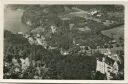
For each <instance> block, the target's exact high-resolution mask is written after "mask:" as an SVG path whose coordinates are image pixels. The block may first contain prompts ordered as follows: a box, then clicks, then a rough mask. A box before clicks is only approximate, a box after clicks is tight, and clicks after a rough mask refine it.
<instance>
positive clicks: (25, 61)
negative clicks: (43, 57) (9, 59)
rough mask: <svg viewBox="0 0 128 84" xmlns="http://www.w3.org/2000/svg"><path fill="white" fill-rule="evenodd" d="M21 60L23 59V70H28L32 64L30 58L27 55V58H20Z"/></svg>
mask: <svg viewBox="0 0 128 84" xmlns="http://www.w3.org/2000/svg"><path fill="white" fill-rule="evenodd" d="M20 60H21V65H22V70H26V69H27V68H28V67H29V66H30V61H29V58H28V57H26V58H25V59H23V58H20Z"/></svg>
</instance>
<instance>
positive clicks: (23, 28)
mask: <svg viewBox="0 0 128 84" xmlns="http://www.w3.org/2000/svg"><path fill="white" fill-rule="evenodd" d="M22 15H23V10H12V9H10V8H6V10H5V14H4V29H6V30H9V31H11V32H13V33H17V32H24V33H25V32H27V31H28V30H29V29H30V28H29V27H28V26H27V25H25V24H23V23H22V21H21V17H22Z"/></svg>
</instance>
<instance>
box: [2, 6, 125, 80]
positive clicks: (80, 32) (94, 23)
mask: <svg viewBox="0 0 128 84" xmlns="http://www.w3.org/2000/svg"><path fill="white" fill-rule="evenodd" d="M66 9H68V8H66ZM72 9H73V10H75V11H76V10H77V11H78V12H71V13H68V14H65V15H63V16H61V15H60V16H58V17H59V18H60V19H61V20H60V21H62V25H61V26H57V25H58V24H57V25H56V24H50V23H49V25H50V26H48V28H45V27H44V24H43V23H41V22H42V21H41V20H40V21H39V22H40V24H41V25H38V26H36V28H33V29H32V30H31V31H30V32H29V33H23V32H17V33H15V35H20V36H21V37H23V38H24V39H26V40H27V41H28V43H29V46H30V45H32V46H33V45H34V46H40V47H39V48H35V47H30V48H28V49H31V48H33V50H28V51H27V50H26V51H25V50H20V47H17V48H15V49H12V48H11V47H10V48H9V49H7V52H10V53H11V52H13V54H15V53H18V54H15V56H12V55H13V54H9V53H6V54H5V60H6V61H5V62H4V68H5V70H4V78H8V79H10V78H13V77H14V79H15V78H21V79H23V78H25V76H26V75H27V76H26V77H27V78H30V79H50V78H52V77H50V76H49V71H50V70H52V68H49V66H48V65H47V64H46V61H44V60H45V58H42V57H41V56H46V57H47V55H48V54H47V53H48V52H50V53H51V52H53V53H54V54H53V55H54V56H55V55H60V56H62V57H68V56H69V57H70V55H71V56H73V55H74V56H77V55H78V56H84V57H92V58H96V59H95V62H96V64H95V65H94V67H95V69H93V70H92V68H91V69H90V72H91V79H92V80H97V79H98V80H99V79H102V80H103V79H104V80H105V79H107V80H111V79H116V80H118V79H123V75H124V71H123V70H124V67H123V62H124V59H123V57H124V53H123V52H124V44H123V41H124V39H123V38H121V37H118V38H117V39H115V38H113V34H112V37H111V38H110V37H107V36H105V35H103V34H102V33H101V31H103V30H107V29H111V27H115V26H117V25H119V24H121V25H122V23H121V22H123V19H121V20H120V18H121V17H123V14H122V13H118V12H116V13H115V12H110V13H107V14H106V16H105V13H103V12H101V11H100V10H98V9H93V10H90V11H83V10H82V9H79V8H77V7H72ZM119 15H120V17H119V18H118V19H117V18H112V20H111V18H110V17H114V16H117V17H118V16H119ZM107 16H109V18H108V17H107ZM102 17H104V18H102ZM25 21H26V22H25V24H26V25H28V26H30V27H32V26H33V23H32V22H31V20H30V19H28V20H26V19H25ZM45 21H46V22H47V23H48V21H49V19H46V20H45ZM65 22H66V27H63V24H64V23H65ZM44 23H45V22H44ZM34 25H35V24H34ZM61 28H63V29H61ZM67 32H68V33H67ZM42 33H43V34H42ZM44 33H46V34H45V35H44ZM61 33H62V34H64V35H65V36H64V35H62V34H61ZM67 34H69V35H70V36H71V37H70V36H69V37H68V36H67ZM57 35H58V37H56V38H55V39H53V36H57ZM58 38H59V40H60V39H61V38H66V39H61V40H63V41H64V42H65V43H61V42H62V41H60V44H59V41H58ZM67 38H69V39H67ZM48 39H53V41H55V42H54V43H52V40H48ZM66 40H69V41H68V42H67V41H66ZM70 40H71V41H70ZM50 42H51V44H50ZM66 42H67V43H66ZM68 43H69V44H68ZM23 46H28V45H23ZM29 46H28V47H29ZM23 49H24V48H23ZM16 50H17V51H16ZM36 50H39V51H38V52H37V51H36ZM45 51H47V53H45ZM55 51H57V54H55ZM41 52H43V53H41ZM27 53H29V54H27ZM31 53H34V56H35V58H36V57H39V58H37V60H36V59H35V58H34V57H32V56H33V55H32V54H31ZM35 53H37V55H36V54H35ZM40 53H41V54H40ZM58 53H59V54H58ZM6 55H7V56H6ZM9 55H11V56H10V58H7V57H9ZM7 59H8V60H7ZM34 59H35V60H34ZM49 60H50V61H52V59H49ZM7 61H10V62H7ZM69 63H70V62H69ZM53 64H54V63H53ZM10 66H12V67H10ZM87 66H88V65H87ZM90 67H91V66H90ZM92 67H93V66H92ZM94 67H93V68H94ZM8 69H10V70H8ZM11 69H12V70H11ZM9 71H10V72H9ZM51 73H52V72H50V74H51ZM12 74H13V75H15V76H12ZM61 75H63V73H61V74H59V75H57V77H55V78H57V79H61ZM28 76H29V77H28ZM100 76H101V78H100ZM102 76H103V77H102ZM67 77H68V76H67ZM98 77H99V78H98Z"/></svg>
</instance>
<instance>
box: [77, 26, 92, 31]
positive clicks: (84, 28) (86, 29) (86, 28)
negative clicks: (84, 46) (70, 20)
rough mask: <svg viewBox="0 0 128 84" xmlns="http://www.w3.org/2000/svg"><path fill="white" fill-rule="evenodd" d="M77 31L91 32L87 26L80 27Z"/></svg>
mask: <svg viewBox="0 0 128 84" xmlns="http://www.w3.org/2000/svg"><path fill="white" fill-rule="evenodd" d="M78 30H79V31H83V32H86V31H91V29H90V28H89V27H87V26H85V27H82V28H78Z"/></svg>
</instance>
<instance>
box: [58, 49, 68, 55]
mask: <svg viewBox="0 0 128 84" xmlns="http://www.w3.org/2000/svg"><path fill="white" fill-rule="evenodd" d="M60 53H61V54H62V55H68V54H69V51H67V50H64V49H62V48H61V49H60Z"/></svg>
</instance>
